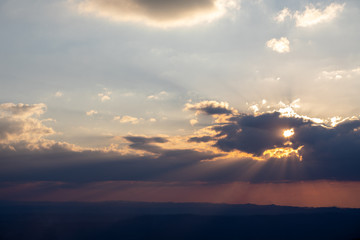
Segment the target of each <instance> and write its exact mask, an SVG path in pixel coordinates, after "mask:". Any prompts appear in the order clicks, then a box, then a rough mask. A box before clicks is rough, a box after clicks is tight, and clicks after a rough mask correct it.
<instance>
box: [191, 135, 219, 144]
mask: <svg viewBox="0 0 360 240" xmlns="http://www.w3.org/2000/svg"><path fill="white" fill-rule="evenodd" d="M212 140H214V138H212V137H211V136H203V137H192V138H189V140H188V142H196V143H199V142H209V141H212Z"/></svg>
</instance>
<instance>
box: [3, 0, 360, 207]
mask: <svg viewBox="0 0 360 240" xmlns="http://www.w3.org/2000/svg"><path fill="white" fill-rule="evenodd" d="M0 29H1V38H0V86H1V87H0V162H1V163H0V164H1V166H2V167H1V168H0V193H1V194H0V195H1V197H0V200H16V201H113V200H126V201H156V202H166V201H173V202H192V201H193V202H219V203H220V202H221V203H255V204H278V205H290V206H310V207H321V206H338V207H356V208H360V191H359V190H360V119H359V117H360V94H359V90H360V48H359V45H358V43H359V42H360V32H359V31H358V30H359V29H360V2H359V1H357V0H347V1H345V0H342V1H340V0H339V1H330V0H329V1H327V0H316V1H310V0H308V1H305V0H301V1H295V0H288V1H279V0H269V1H265V0H53V1H45V0H35V1H31V2H28V1H20V0H3V1H1V2H0Z"/></svg>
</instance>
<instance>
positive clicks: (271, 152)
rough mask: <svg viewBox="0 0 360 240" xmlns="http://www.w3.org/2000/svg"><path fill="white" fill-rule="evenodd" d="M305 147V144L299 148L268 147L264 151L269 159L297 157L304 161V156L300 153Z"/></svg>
mask: <svg viewBox="0 0 360 240" xmlns="http://www.w3.org/2000/svg"><path fill="white" fill-rule="evenodd" d="M303 147H304V146H300V147H298V148H297V149H293V148H291V147H285V148H273V149H268V150H266V151H264V152H263V156H264V157H265V158H268V159H269V158H278V159H281V158H289V157H296V158H298V159H299V160H300V161H302V156H301V155H300V153H299V151H300V150H301V149H302V148H303Z"/></svg>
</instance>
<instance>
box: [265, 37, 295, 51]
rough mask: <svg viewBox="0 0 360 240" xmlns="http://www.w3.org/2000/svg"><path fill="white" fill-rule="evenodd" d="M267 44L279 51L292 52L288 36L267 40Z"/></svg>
mask: <svg viewBox="0 0 360 240" xmlns="http://www.w3.org/2000/svg"><path fill="white" fill-rule="evenodd" d="M266 46H267V47H268V48H271V49H272V50H273V51H275V52H278V53H288V52H290V42H289V40H288V39H287V38H286V37H282V38H280V39H276V38H273V39H270V40H269V41H267V42H266Z"/></svg>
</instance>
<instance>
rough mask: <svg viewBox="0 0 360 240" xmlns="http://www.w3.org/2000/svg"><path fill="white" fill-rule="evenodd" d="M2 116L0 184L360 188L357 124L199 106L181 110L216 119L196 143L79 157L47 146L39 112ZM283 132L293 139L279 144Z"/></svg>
mask: <svg viewBox="0 0 360 240" xmlns="http://www.w3.org/2000/svg"><path fill="white" fill-rule="evenodd" d="M0 108H1V118H0V123H1V124H0V126H1V127H0V136H1V141H2V143H1V148H0V163H1V165H2V166H5V167H4V168H2V169H1V170H0V176H1V177H0V180H1V181H29V180H31V181H70V182H88V181H108V180H136V181H206V182H231V181H250V182H263V181H284V180H291V181H300V180H317V179H336V180H360V176H359V174H358V172H359V171H360V161H359V156H360V150H359V147H358V146H360V120H358V119H355V118H354V119H347V120H346V119H345V120H343V121H341V122H340V123H338V124H335V125H333V126H331V125H330V126H328V125H322V124H324V123H319V122H315V121H314V120H312V118H310V117H303V116H300V115H296V114H290V115H289V114H287V112H284V111H279V112H277V111H275V112H267V113H260V112H257V113H256V114H240V113H238V112H237V111H236V110H234V109H233V108H231V107H229V106H228V105H227V104H226V103H218V102H215V101H203V102H200V103H195V104H187V105H186V109H188V110H191V111H194V112H197V115H199V114H205V115H211V116H213V118H215V121H214V123H212V124H210V125H208V126H206V127H205V128H204V129H203V131H199V133H200V132H202V135H201V134H197V135H193V136H188V137H187V138H183V140H182V139H181V138H179V139H177V138H175V137H146V136H136V135H134V136H125V137H124V138H122V140H121V139H119V138H117V139H118V140H116V141H119V140H120V141H123V143H124V144H125V142H127V147H121V148H120V147H119V146H118V145H114V146H113V147H111V148H104V149H90V148H89V149H84V148H80V147H76V146H74V145H70V144H67V143H60V142H55V141H51V140H47V139H46V137H47V136H49V135H50V134H53V133H54V131H53V130H52V129H51V128H48V127H46V126H44V125H43V124H42V122H41V120H39V119H37V118H36V116H37V114H38V115H39V114H42V113H43V112H44V111H45V105H43V104H34V105H25V104H3V105H1V106H0ZM217 118H219V119H221V121H218V119H217ZM289 129H290V130H289ZM287 130H288V131H289V132H291V133H293V134H290V135H286V136H284V131H287ZM206 133H207V134H206ZM114 141H115V139H114Z"/></svg>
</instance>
